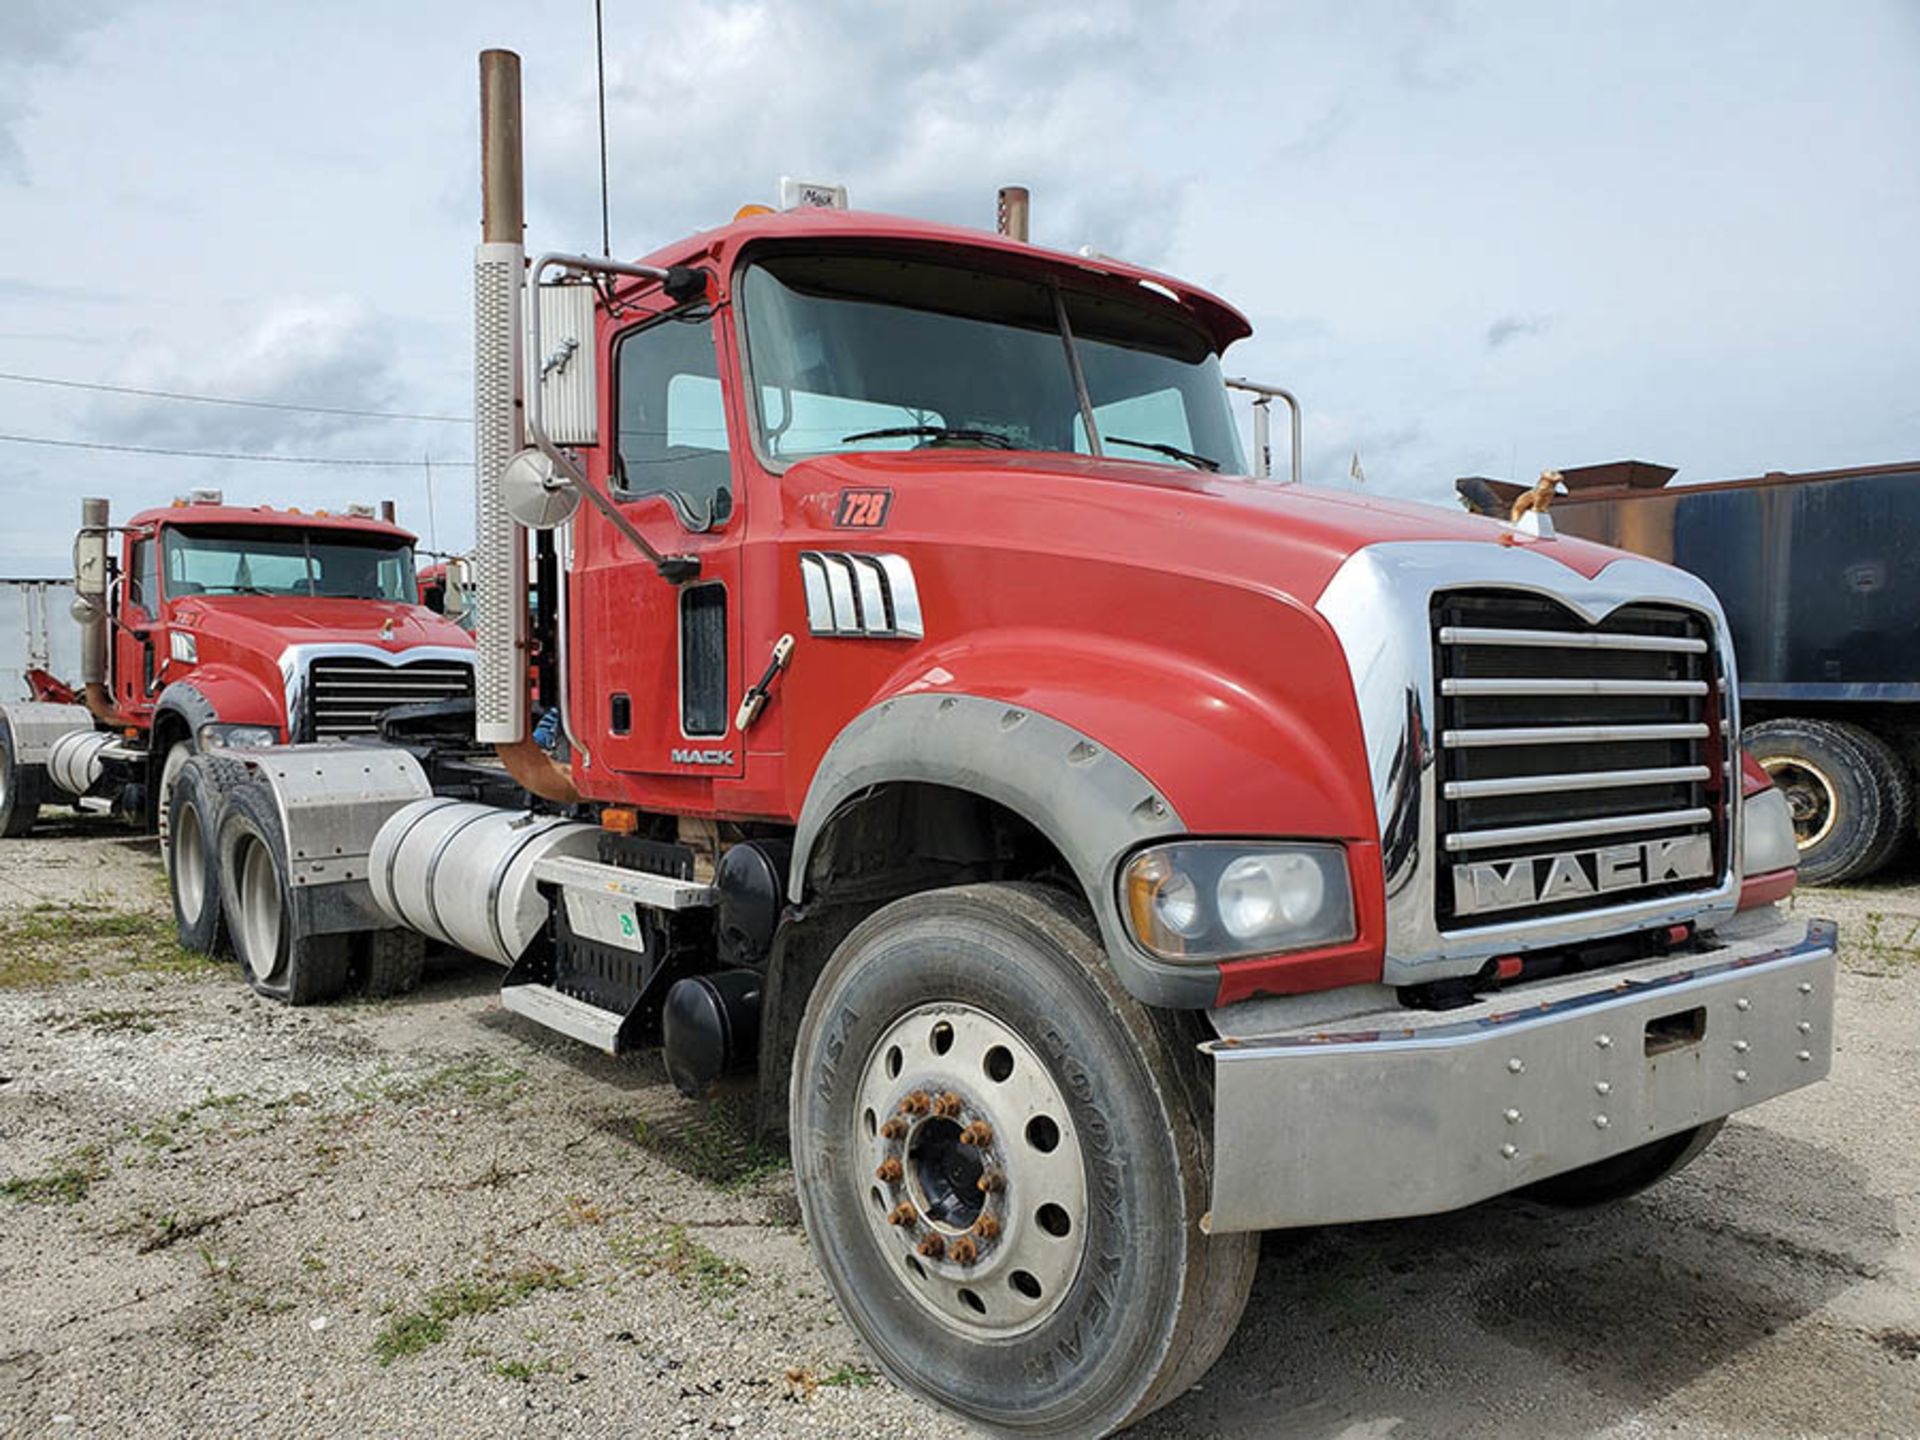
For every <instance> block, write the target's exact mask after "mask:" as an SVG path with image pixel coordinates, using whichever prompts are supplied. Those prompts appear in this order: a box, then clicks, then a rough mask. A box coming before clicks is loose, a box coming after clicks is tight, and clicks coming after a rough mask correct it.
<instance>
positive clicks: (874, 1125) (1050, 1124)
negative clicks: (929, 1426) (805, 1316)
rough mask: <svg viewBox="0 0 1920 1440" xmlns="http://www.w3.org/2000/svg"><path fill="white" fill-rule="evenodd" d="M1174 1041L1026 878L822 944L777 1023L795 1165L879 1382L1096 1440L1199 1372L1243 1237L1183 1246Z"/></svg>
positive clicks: (1207, 1153) (1191, 1125)
mask: <svg viewBox="0 0 1920 1440" xmlns="http://www.w3.org/2000/svg"><path fill="white" fill-rule="evenodd" d="M1190 1026H1191V1017H1187V1016H1182V1015H1176V1014H1173V1013H1171V1012H1154V1011H1149V1010H1148V1009H1147V1008H1145V1007H1143V1006H1141V1005H1139V1004H1138V1003H1137V1002H1136V1001H1134V1000H1133V999H1132V998H1131V997H1129V996H1128V995H1127V994H1126V993H1125V992H1124V991H1123V990H1122V989H1121V988H1120V987H1119V985H1118V984H1117V982H1116V981H1115V980H1114V979H1113V976H1112V973H1111V969H1110V967H1109V966H1108V965H1107V963H1106V960H1105V957H1104V956H1103V955H1102V954H1101V951H1100V945H1099V941H1098V939H1097V938H1096V935H1095V932H1094V929H1093V925H1092V921H1091V918H1090V917H1089V916H1088V915H1087V914H1086V912H1085V910H1084V908H1083V907H1081V906H1080V905H1078V904H1077V903H1076V902H1074V901H1071V900H1068V899H1066V898H1064V897H1062V896H1059V895H1057V894H1055V893H1053V892H1051V891H1048V890H1045V889H1041V888H1039V887H1035V886H1027V885H979V886H967V887H963V888H957V889H951V890H941V891H935V892H931V893H928V894H923V895H916V896H911V897H909V898H907V899H904V900H900V901H897V902H895V903H894V904H892V905H889V906H887V907H886V908H885V909H883V910H881V911H879V912H878V913H876V914H875V915H873V916H872V917H871V918H869V919H868V920H867V921H865V922H864V923H863V924H861V925H860V926H859V927H858V928H857V929H856V930H854V932H853V933H852V934H851V935H850V936H849V937H848V938H847V939H846V941H845V942H844V943H843V944H842V945H841V946H840V948H839V949H838V950H837V951H836V952H835V955H834V958H833V960H832V961H831V962H830V963H829V965H828V966H827V969H826V971H825V972H824V974H823V975H822V976H821V979H820V982H819V984H818V985H817V986H816V988H815V989H814V991H813V994H812V996H811V998H810V1000H809V1003H808V1007H807V1013H806V1016H805V1018H804V1020H803V1021H802V1025H801V1031H800V1036H799V1045H798V1053H797V1054H796V1057H795V1064H794V1070H793V1081H792V1092H791V1097H790V1118H791V1135H792V1142H793V1152H794V1170H795V1177H796V1181H797V1184H798V1188H799V1192H800V1205H801V1212H802V1214H803V1216H804V1218H805V1221H806V1227H807V1233H808V1235H809V1237H810V1239H811V1241H812V1244H813V1248H814V1251H815V1254H816V1256H817V1258H818V1260H819V1263H820V1265H821V1268H822V1269H823V1271H824V1272H825V1274H826V1277H827V1280H828V1282H829V1284H830V1285H831V1286H832V1287H833V1290H834V1292H835V1295H836V1296H837V1298H838V1300H839V1303H840V1307H841V1310H842V1312H843V1313H844V1314H846V1315H847V1316H848V1318H849V1319H850V1320H851V1321H852V1323H853V1325H854V1327H855V1328H856V1329H857V1330H858V1331H859V1332H860V1334H861V1336H862V1338H863V1339H864V1340H865V1341H866V1343H867V1345H868V1347H869V1348H870V1349H871V1350H872V1352H873V1354H874V1356H875V1357H876V1359H877V1360H878V1361H879V1363H880V1365H881V1366H882V1368H884V1369H885V1370H886V1371H887V1372H888V1374H889V1375H891V1376H892V1377H893V1378H894V1379H895V1380H896V1381H898V1382H899V1383H901V1384H902V1385H904V1386H906V1387H907V1388H910V1389H912V1390H915V1391H917V1392H918V1393H920V1394H922V1395H924V1396H926V1397H927V1398H929V1399H931V1400H933V1401H935V1402H936V1403H938V1404H941V1405H944V1406H946V1407H947V1408H949V1409H951V1410H954V1411H957V1412H959V1413H960V1414H961V1415H963V1416H965V1417H966V1418H967V1419H969V1420H970V1421H972V1422H973V1423H974V1424H976V1425H979V1426H982V1427H984V1428H986V1429H987V1430H989V1431H991V1432H993V1433H997V1434H1002V1435H1030V1434H1039V1433H1044V1434H1086V1435H1100V1434H1107V1433H1109V1432H1111V1431H1113V1430H1115V1429H1118V1428H1121V1427H1123V1426H1125V1425H1128V1424H1130V1423H1132V1422H1133V1421H1135V1420H1138V1419H1140V1418H1141V1417H1142V1416H1144V1415H1146V1414H1148V1413H1149V1412H1151V1411H1153V1410H1156V1409H1158V1408H1159V1407H1160V1406H1162V1405H1164V1404H1166V1403H1167V1402H1168V1401H1170V1400H1172V1399H1174V1398H1175V1397H1177V1396H1178V1395H1180V1394H1181V1393H1182V1392H1183V1391H1185V1390H1186V1389H1187V1388H1188V1387H1189V1386H1191V1385H1192V1384H1193V1383H1194V1382H1195V1381H1196V1380H1198V1379H1199V1378H1200V1376H1201V1375H1203V1374H1204V1373H1205V1372H1206V1370H1207V1368H1208V1367H1209V1366H1210V1365H1211V1364H1212V1363H1213V1361H1214V1360H1215V1359H1216V1358H1217V1357H1218V1355H1219V1353H1220V1351H1221V1350H1222V1349H1223V1348H1224V1347H1225V1345H1226V1343H1227V1340H1228V1339H1229V1338H1230V1337H1231V1335H1232V1333H1233V1330H1234V1327H1235V1326H1236V1324H1237V1323H1238V1321H1239V1317H1240V1313H1241V1311H1242V1309H1243V1308H1244V1307H1245V1304H1246V1299H1247V1293H1248V1290H1249V1288H1250V1286H1251V1284H1252V1280H1253V1272H1254V1267H1255V1263H1256V1261H1257V1258H1258V1237H1257V1236H1255V1235H1225V1236H1215V1237H1209V1236H1207V1235H1204V1234H1203V1233H1201V1230H1200V1219H1201V1216H1202V1215H1203V1214H1204V1213H1205V1211H1206V1208H1207V1202H1208V1192H1209V1185H1210V1178H1211V1176H1210V1172H1211V1147H1210V1139H1211V1136H1210V1110H1209V1101H1208V1096H1207V1093H1206V1083H1205V1082H1206V1076H1205V1074H1204V1071H1203V1069H1202V1067H1201V1065H1200V1063H1199V1056H1198V1054H1197V1053H1196V1051H1195V1049H1194V1044H1193V1041H1194V1039H1195V1038H1196V1037H1195V1036H1194V1035H1193V1034H1192V1033H1191V1031H1190ZM943 1047H944V1048H943ZM896 1092H898V1093H896ZM922 1102H925V1103H924V1106H923V1103H922ZM902 1107H905V1108H904V1109H903V1108H902ZM963 1121H964V1122H965V1123H964V1125H963V1124H962V1122H963ZM896 1122H897V1123H896ZM983 1126H984V1127H985V1128H984V1129H982V1128H981V1127H983ZM889 1131H891V1132H892V1133H889ZM969 1137H971V1139H969ZM994 1176H997V1177H998V1180H997V1181H995V1182H993V1183H990V1184H989V1185H988V1186H984V1187H983V1186H982V1185H981V1184H980V1183H979V1182H980V1180H981V1179H984V1178H989V1177H994ZM902 1206H905V1207H908V1209H910V1210H911V1211H912V1212H913V1213H912V1218H911V1219H908V1218H906V1213H905V1212H904V1211H903V1210H902V1209H901V1207H902ZM894 1216H900V1217H902V1218H901V1220H900V1221H899V1223H893V1217H894ZM982 1219H986V1220H987V1221H989V1224H988V1225H987V1226H986V1227H983V1226H982V1223H981V1222H982ZM962 1242H964V1251H963V1248H962Z"/></svg>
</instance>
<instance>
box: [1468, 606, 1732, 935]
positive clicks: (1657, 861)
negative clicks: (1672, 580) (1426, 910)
mask: <svg viewBox="0 0 1920 1440" xmlns="http://www.w3.org/2000/svg"><path fill="white" fill-rule="evenodd" d="M1433 639H1434V673H1435V675H1436V676H1437V677H1438V689H1439V694H1438V696H1437V697H1436V700H1437V716H1438V720H1439V724H1438V726H1437V730H1438V740H1439V744H1438V756H1437V772H1438V773H1437V784H1438V800H1439V806H1438V816H1439V820H1438V823H1439V832H1440V833H1439V836H1438V840H1439V859H1440V865H1439V866H1438V874H1437V877H1436V878H1437V881H1438V892H1439V893H1438V895H1437V896H1436V902H1437V903H1436V913H1437V917H1438V919H1439V923H1440V926H1441V928H1443V929H1450V928H1459V927H1462V926H1469V925H1481V924H1490V923H1500V922H1502V921H1507V920H1519V919H1527V918H1532V917H1535V916H1545V915H1560V914H1570V913H1577V912H1579V911H1582V910H1590V909H1598V908H1602V907H1605V906H1608V905H1613V904H1619V903H1623V902H1627V901H1634V900H1644V899H1651V898H1654V897H1657V896H1661V895H1667V894H1680V893H1686V892H1689V891H1697V890H1709V889H1712V888H1714V886H1715V885H1716V884H1718V883H1719V881H1720V879H1721V877H1722V876H1723V874H1724V872H1725V868H1726V858H1727V828H1728V827H1727V804H1726V795H1727V783H1726V780H1727V768H1726V767H1727V764H1728V758H1727V757H1728V747H1727V743H1726V740H1727V736H1728V734H1729V733H1730V732H1729V726H1728V723H1727V722H1728V718H1729V717H1728V715H1727V706H1726V696H1725V691H1724V687H1723V685H1722V682H1721V677H1720V675H1719V673H1718V668H1717V666H1716V664H1715V661H1714V653H1715V652H1714V647H1713V643H1712V642H1713V634H1712V626H1711V623H1710V621H1709V620H1708V619H1707V618H1706V617H1705V616H1704V615H1702V614H1700V613H1698V612H1696V611H1693V610H1689V609H1684V608H1682V607H1680V606H1674V605H1653V604H1636V605H1627V606H1622V607H1621V608H1620V609H1618V610H1615V611H1614V612H1613V613H1612V614H1611V615H1609V616H1608V617H1607V618H1606V619H1605V620H1604V621H1602V622H1601V623H1600V624H1598V625H1589V624H1588V623H1587V622H1586V621H1585V620H1584V619H1583V618H1582V617H1580V616H1579V615H1577V614H1575V613H1574V612H1573V611H1571V610H1569V609H1567V608H1566V607H1565V606H1562V605H1560V604H1558V603H1557V602H1555V601H1553V600H1549V599H1546V598H1544V597H1541V596H1537V595H1530V594H1520V593H1503V592H1465V593H1459V592H1456V593H1449V594H1444V595H1441V596H1439V597H1437V598H1436V599H1435V601H1434V606H1433ZM1646 842H1652V843H1653V844H1654V846H1655V847H1657V848H1655V849H1653V850H1648V849H1646V848H1644V847H1645V845H1646ZM1709 867H1710V873H1701V872H1702V871H1707V870H1708V869H1709ZM1669 870H1671V871H1673V872H1684V874H1681V873H1673V874H1668V873H1666V872H1667V871H1669Z"/></svg>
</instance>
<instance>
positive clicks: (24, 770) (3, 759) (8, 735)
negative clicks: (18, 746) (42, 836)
mask: <svg viewBox="0 0 1920 1440" xmlns="http://www.w3.org/2000/svg"><path fill="white" fill-rule="evenodd" d="M45 796H46V780H45V776H44V772H43V771H42V770H41V768H40V767H39V766H38V765H23V764H21V763H20V761H19V759H18V758H17V755H16V752H15V751H14V748H13V725H12V723H11V722H10V721H9V720H8V719H7V718H6V716H4V715H0V837H4V838H6V839H8V840H18V839H20V838H22V837H23V836H25V835H26V834H27V833H28V832H30V831H31V830H32V829H33V822H34V821H35V820H37V819H39V817H40V805H41V802H42V800H43V799H44V798H45Z"/></svg>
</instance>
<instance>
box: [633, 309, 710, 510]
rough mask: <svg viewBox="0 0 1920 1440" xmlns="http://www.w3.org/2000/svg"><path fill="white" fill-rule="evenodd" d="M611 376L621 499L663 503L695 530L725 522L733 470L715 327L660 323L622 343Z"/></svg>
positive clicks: (691, 323)
mask: <svg viewBox="0 0 1920 1440" xmlns="http://www.w3.org/2000/svg"><path fill="white" fill-rule="evenodd" d="M614 374H615V380H614V385H615V395H614V409H615V413H616V415H617V417H618V425H619V433H618V435H617V437H616V443H615V467H614V469H615V473H614V483H615V485H616V487H617V488H618V490H619V491H620V493H621V494H622V495H623V496H624V497H627V498H632V499H637V498H639V497H640V496H643V495H664V496H666V497H667V498H668V499H669V500H670V501H672V502H673V507H674V511H675V513H676V514H677V515H678V516H679V517H680V522H681V523H682V524H683V525H685V526H686V527H687V528H688V529H690V530H704V529H706V528H708V527H709V526H711V525H713V524H716V523H717V522H719V521H721V520H724V519H725V518H726V516H727V514H728V512H729V511H730V510H731V509H732V492H731V489H730V487H731V484H732V467H731V463H730V461H729V459H728V453H727V415H726V406H725V404H724V401H723V396H722V392H721V388H720V361H719V357H718V355H717V354H716V353H715V351H714V347H713V328H712V325H711V324H710V323H709V322H708V321H706V320H701V321H698V322H695V321H687V320H658V321H655V322H654V323H653V324H651V325H648V326H647V327H646V328H644V329H641V330H635V331H633V332H632V333H630V334H628V335H627V336H625V337H624V338H623V339H622V340H621V341H620V347H619V350H618V352H617V355H616V358H615V362H614Z"/></svg>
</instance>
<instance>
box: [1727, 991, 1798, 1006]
mask: <svg viewBox="0 0 1920 1440" xmlns="http://www.w3.org/2000/svg"><path fill="white" fill-rule="evenodd" d="M1802 988H1803V989H1804V988H1805V987H1804V986H1803V987H1802ZM1733 1008H1734V1009H1736V1010H1751V1009H1752V1008H1753V1002H1752V1001H1751V1000H1749V999H1747V997H1746V996H1744V995H1742V996H1741V997H1740V998H1739V999H1738V1000H1736V1001H1734V1002H1733Z"/></svg>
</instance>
